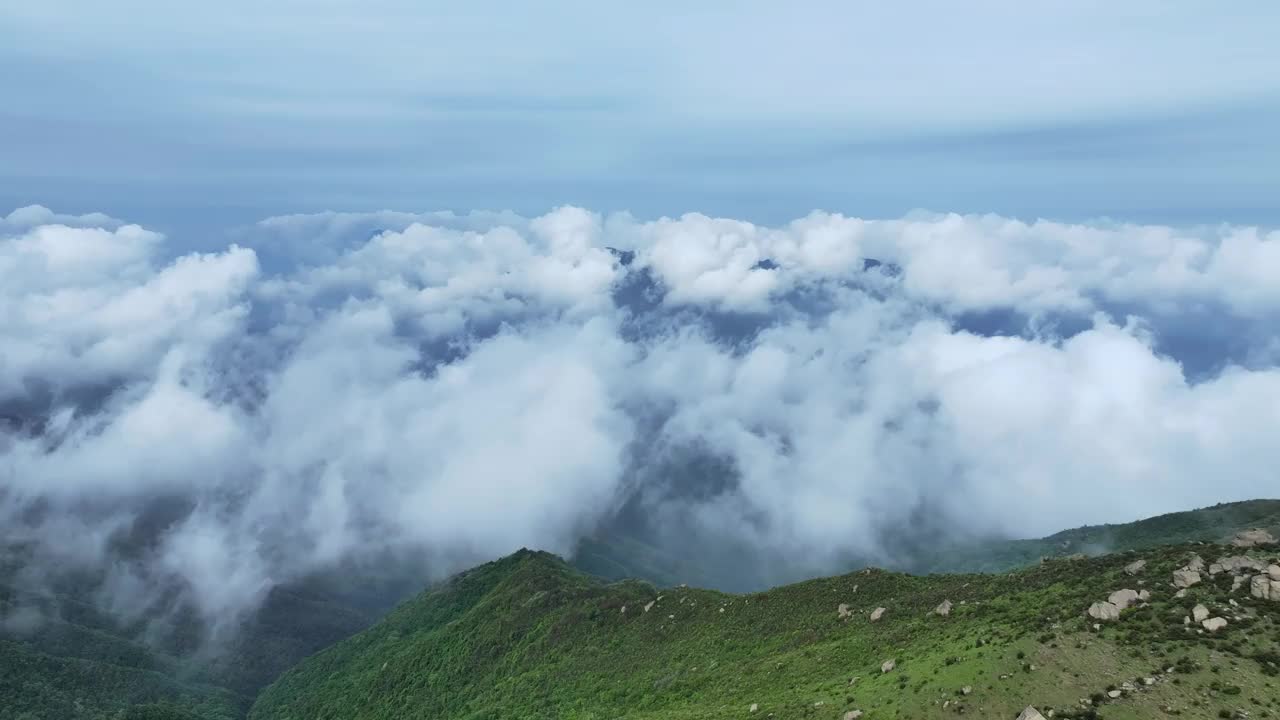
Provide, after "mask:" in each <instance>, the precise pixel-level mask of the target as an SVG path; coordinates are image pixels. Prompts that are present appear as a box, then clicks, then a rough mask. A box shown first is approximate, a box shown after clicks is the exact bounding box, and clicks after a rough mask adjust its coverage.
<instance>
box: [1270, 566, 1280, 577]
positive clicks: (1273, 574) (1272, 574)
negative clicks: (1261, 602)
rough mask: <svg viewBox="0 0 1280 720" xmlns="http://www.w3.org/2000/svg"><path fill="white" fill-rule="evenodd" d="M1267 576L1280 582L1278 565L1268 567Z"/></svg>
mask: <svg viewBox="0 0 1280 720" xmlns="http://www.w3.org/2000/svg"><path fill="white" fill-rule="evenodd" d="M1267 575H1269V576H1270V577H1271V579H1272V580H1280V565H1268V566H1267Z"/></svg>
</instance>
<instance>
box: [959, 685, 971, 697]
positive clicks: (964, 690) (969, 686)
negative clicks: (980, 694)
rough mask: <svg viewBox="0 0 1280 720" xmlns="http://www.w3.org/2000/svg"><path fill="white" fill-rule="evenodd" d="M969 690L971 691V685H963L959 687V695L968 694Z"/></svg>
mask: <svg viewBox="0 0 1280 720" xmlns="http://www.w3.org/2000/svg"><path fill="white" fill-rule="evenodd" d="M971 692H973V686H972V685H965V686H964V687H962V688H960V694H961V695H968V694H969V693H971Z"/></svg>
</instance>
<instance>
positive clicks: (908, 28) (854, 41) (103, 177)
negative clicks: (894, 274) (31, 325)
mask: <svg viewBox="0 0 1280 720" xmlns="http://www.w3.org/2000/svg"><path fill="white" fill-rule="evenodd" d="M688 5H689V4H688V3H674V2H666V1H665V0H659V1H657V2H652V3H641V4H630V5H627V4H620V3H592V2H576V1H568V0H554V1H553V2H548V3H538V4H535V5H529V4H525V3H511V2H495V1H493V0H488V1H482V2H476V3H466V4H465V5H463V4H459V3H439V2H408V1H403V2H402V1H401V0H372V1H369V2H355V1H354V0H320V1H319V2H300V1H298V0H283V1H281V2H272V3H258V2H248V0H228V1H227V2H221V3H214V4H191V3H168V2H159V1H158V0H124V1H123V2H119V3H110V4H103V3H81V2H67V1H66V0H42V2H19V1H18V0H6V1H5V2H3V3H0V68H3V70H4V72H3V73H0V96H2V97H3V98H4V102H3V103H0V137H3V138H4V146H3V150H4V153H3V155H4V162H3V163H0V207H9V208H17V207H22V206H25V205H29V204H36V203H38V204H43V205H46V206H49V207H53V208H55V209H57V210H59V211H61V212H74V213H86V212H95V211H105V212H112V213H114V214H115V215H117V216H119V217H127V218H128V219H130V220H132V221H135V222H146V223H148V224H149V225H151V226H153V227H157V228H160V229H162V230H168V231H174V230H181V231H183V232H184V233H185V235H184V236H190V234H191V233H195V232H200V233H207V232H209V230H210V228H214V227H217V228H222V227H225V226H228V225H234V224H247V223H251V222H253V221H256V220H258V219H261V218H263V217H267V216H269V215H274V214H281V213H293V212H316V211H323V210H336V211H365V212H367V211H375V210H382V209H393V210H406V211H423V210H441V209H452V210H458V211H468V210H473V209H488V210H513V211H515V212H518V213H521V214H525V215H537V214H540V213H542V212H545V211H546V210H548V209H549V208H552V207H556V206H559V205H563V204H573V205H578V206H583V207H591V208H593V209H597V210H599V211H603V212H611V211H619V210H627V211H630V212H632V213H635V214H636V215H638V216H640V217H645V218H656V217H660V216H662V215H671V216H676V215H679V214H682V213H684V212H690V211H697V212H704V213H708V214H713V215H727V216H731V217H740V218H745V219H749V220H752V221H756V222H768V223H778V222H783V221H786V220H790V219H793V218H795V217H799V216H801V215H804V214H806V213H808V212H809V211H811V210H813V209H823V210H828V211H833V212H845V213H849V214H855V215H859V216H862V217H897V216H900V215H902V214H904V213H906V212H908V211H910V210H913V209H920V208H923V209H928V210H934V211H956V212H998V213H1002V214H1005V215H1009V216H1016V217H1020V218H1023V219H1029V220H1034V219H1036V218H1037V217H1046V218H1051V219H1060V220H1087V219H1093V218H1097V217H1102V216H1106V217H1112V218H1117V219H1121V220H1132V221H1143V222H1164V223H1179V224H1181V223H1188V222H1219V221H1222V220H1224V219H1231V220H1236V221H1242V222H1265V223H1272V224H1274V223H1275V222H1276V221H1277V212H1276V202H1275V195H1276V193H1275V190H1276V188H1277V187H1280V140H1277V135H1276V133H1275V132H1274V131H1273V130H1272V128H1274V127H1275V126H1276V125H1277V124H1280V51H1277V50H1276V47H1275V42H1274V32H1273V29H1274V28H1275V27H1276V25H1277V24H1280V10H1277V8H1276V6H1275V4H1274V3H1270V2H1265V0H1253V1H1245V2H1236V3H1230V4H1226V5H1224V4H1222V3H1215V2H1200V1H1196V0H1187V1H1186V2H1176V3H1169V2H1157V1H1155V0H1135V1H1134V2H1128V3H1124V4H1122V5H1118V4H1116V3H1108V2H1101V1H1094V0H1082V1H1080V2H1048V3H1021V2H1010V1H999V2H996V1H991V0H980V1H978V2H968V3H953V2H943V1H940V0H939V1H936V2H931V1H927V0H921V1H917V2H907V3H862V2H855V3H850V2H826V1H825V0H823V1H817V2H801V3H786V4H778V3H769V2H757V1H755V0H747V1H745V2H733V3H727V2H710V3H698V4H696V5H697V7H696V8H693V9H690V8H689V7H687V6H688Z"/></svg>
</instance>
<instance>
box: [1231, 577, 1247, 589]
mask: <svg viewBox="0 0 1280 720" xmlns="http://www.w3.org/2000/svg"><path fill="white" fill-rule="evenodd" d="M1249 578H1250V576H1249V575H1236V576H1235V577H1233V578H1231V590H1230V592H1235V591H1237V590H1239V589H1240V586H1241V585H1244V584H1245V583H1247V582H1249Z"/></svg>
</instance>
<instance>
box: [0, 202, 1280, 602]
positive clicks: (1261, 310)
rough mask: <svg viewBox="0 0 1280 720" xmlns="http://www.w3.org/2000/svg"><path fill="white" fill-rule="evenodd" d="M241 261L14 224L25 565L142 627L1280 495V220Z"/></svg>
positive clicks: (411, 241)
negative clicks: (64, 570) (436, 585)
mask: <svg viewBox="0 0 1280 720" xmlns="http://www.w3.org/2000/svg"><path fill="white" fill-rule="evenodd" d="M236 243H237V244H233V245H229V246H227V247H226V248H225V249H223V250H220V251H217V252H212V253H206V254H181V253H175V252H174V251H172V250H171V249H170V248H169V247H168V240H167V239H166V238H164V237H162V236H160V235H158V234H156V233H154V232H151V231H148V230H146V229H144V228H141V227H138V226H136V225H129V224H125V223H123V222H120V221H116V220H112V219H111V218H108V217H106V216H100V215H91V216H83V217H67V216H59V215H55V214H53V213H51V212H49V211H47V210H45V209H43V208H34V207H33V208H23V209H20V210H17V211H15V212H14V213H12V214H10V215H9V216H7V217H5V218H3V219H0V308H3V309H2V310H0V416H2V417H0V473H2V474H0V481H2V484H0V523H2V525H3V527H5V528H6V529H7V530H6V535H7V536H8V537H6V538H4V539H5V540H7V541H8V542H25V543H27V546H28V548H30V549H31V552H33V553H35V555H36V556H38V557H41V558H46V559H47V558H56V559H57V560H58V563H59V564H61V565H64V566H73V565H74V566H79V567H86V568H95V569H97V570H99V571H101V572H104V573H105V580H104V582H105V584H104V587H105V588H106V591H105V593H106V594H105V597H106V598H107V599H108V600H109V601H110V602H112V603H114V604H115V605H117V606H118V607H119V608H120V609H130V610H132V611H134V612H142V611H143V610H144V609H145V608H146V607H147V605H148V603H150V602H154V599H146V598H154V597H155V595H154V594H153V593H149V589H152V588H156V587H162V586H163V587H170V586H173V585H174V584H175V583H177V584H178V585H179V586H180V587H183V588H186V590H187V591H188V592H187V594H186V597H187V599H189V600H190V601H192V602H194V603H195V604H196V606H197V607H198V608H199V610H200V611H201V612H202V613H203V614H204V615H205V617H207V618H208V619H209V620H210V621H211V622H213V623H215V625H216V624H218V623H225V622H228V621H230V620H234V619H235V618H237V617H239V616H240V615H242V614H243V613H244V612H247V611H249V610H251V609H252V608H253V607H254V606H255V605H256V604H257V603H258V602H259V601H260V600H261V598H262V597H263V595H264V594H265V593H266V592H268V591H269V590H270V589H271V588H272V587H274V586H276V585H279V584H281V583H286V582H290V581H292V580H295V579H298V578H300V577H303V576H305V575H307V574H308V573H310V572H314V571H318V570H323V569H326V568H330V567H333V566H335V565H337V564H339V563H343V562H348V561H352V560H359V559H361V558H369V557H375V556H378V555H379V554H384V553H391V554H400V555H404V554H410V555H415V556H422V557H426V558H429V559H430V561H431V567H432V568H433V570H434V571H436V572H448V571H452V570H456V569H458V568H460V567H462V566H465V565H467V564H470V563H472V562H475V561H477V560H480V559H483V558H489V557H494V556H497V555H501V554H504V553H507V552H510V551H512V550H514V549H516V548H518V547H520V546H537V547H544V548H548V549H551V550H555V551H559V552H569V551H571V550H572V549H573V548H574V546H575V544H576V542H577V541H578V540H579V539H580V538H581V537H582V536H583V535H584V534H589V533H591V532H593V531H595V530H596V529H598V528H600V527H602V526H609V525H610V524H611V523H615V522H620V520H619V518H622V517H623V516H624V515H625V516H629V517H631V518H633V519H634V518H636V517H639V518H641V519H642V521H643V525H644V528H645V532H646V533H648V537H650V538H651V539H652V540H653V541H654V542H656V543H659V544H661V543H663V542H670V543H672V544H673V545H677V544H678V545H683V547H684V551H685V552H687V553H688V554H690V555H691V556H697V555H698V554H699V551H700V549H701V550H702V551H704V552H705V553H706V554H707V555H708V556H710V555H712V554H713V553H715V552H717V551H719V550H722V549H724V548H727V547H732V548H734V549H735V551H737V552H745V553H748V554H749V555H750V554H752V553H755V554H757V555H758V556H759V557H761V558H765V557H768V558H770V559H771V561H776V562H778V563H779V565H780V566H781V567H784V568H786V569H785V570H779V571H778V572H777V573H765V574H763V575H762V576H761V580H762V581H769V580H779V579H790V578H791V577H794V576H796V575H802V574H804V573H807V572H821V571H824V570H830V569H834V568H837V567H839V566H840V564H841V563H842V562H844V561H846V560H847V559H848V558H850V557H859V558H869V559H878V560H880V561H885V562H893V561H894V560H895V559H898V558H896V557H895V553H896V550H895V543H894V542H893V539H894V538H900V537H904V536H905V535H908V534H910V533H911V532H913V530H916V529H919V528H918V527H917V526H918V525H919V524H920V523H922V522H923V523H927V524H928V525H929V529H930V532H940V533H941V536H942V537H943V538H949V539H959V538H964V537H970V536H974V535H986V534H1003V535H1010V536H1039V535H1043V534H1047V533H1049V532H1052V531H1055V530H1058V529H1061V528H1063V527H1066V526H1072V525H1078V524H1082V523H1086V522H1089V523H1092V522H1106V521H1121V520H1128V519H1133V518H1135V517H1137V516H1141V515H1147V514H1153V513H1158V512H1163V511H1170V510H1175V509H1184V508H1187V507H1191V506H1196V505H1203V504H1210V503H1214V502H1219V501H1225V500H1234V499H1243V498H1249V497H1256V496H1265V495H1268V494H1274V488H1275V481H1276V479H1275V476H1274V474H1273V472H1272V471H1270V470H1269V468H1274V467H1278V466H1280V446H1278V445H1277V444H1276V443H1275V442H1274V428H1275V427H1277V426H1280V337H1277V334H1278V333H1280V331H1278V330H1277V329H1278V328H1280V290H1278V287H1280V285H1277V283H1276V282H1275V281H1274V279H1275V278H1278V277H1280V233H1277V232H1275V231H1271V232H1268V231H1265V230H1261V229H1258V228H1252V227H1234V226H1226V225H1224V226H1219V227H1212V228H1193V229H1180V228H1171V227H1161V226H1137V225H1123V224H1114V225H1102V224H1095V225H1066V224H1059V223H1052V222H1043V221H1041V222H1036V223H1023V222H1019V221H1015V220H1011V219H1008V218H1003V217H997V216H958V215H923V214H920V215H912V216H908V217H905V218H902V219H897V220H863V219H859V218H851V217H844V216H840V215H830V214H825V213H814V214H811V215H809V216H807V217H804V218H800V219H798V220H796V221H794V222H791V223H789V224H786V225H783V226H778V227H762V226H759V225H754V224H751V223H748V222H743V221H738V220H733V219H726V218H713V217H706V216H702V215H696V214H694V215H686V216H683V217H680V218H676V219H670V218H667V219H662V220H657V221H639V220H636V219H634V218H632V217H630V216H628V215H625V214H620V215H609V216H601V215H597V214H594V213H591V212H588V211H586V210H583V209H579V208H573V207H564V208H559V209H557V210H554V211H552V212H550V213H548V214H546V215H543V216H541V217H537V218H521V217H517V216H513V215H510V214H495V213H472V214H470V215H454V214H448V213H444V214H441V213H433V214H424V215H413V214H403V213H378V214H370V215H342V214H334V213H328V214H323V215H314V216H284V217H277V218H271V219H269V220H266V221H263V222H261V223H258V224H257V225H256V226H254V227H252V228H249V229H247V230H245V231H243V232H241V233H240V234H239V235H238V236H237V237H236ZM1188 338H1190V339H1192V340H1197V339H1198V340H1200V341H1201V342H1199V344H1198V345H1197V344H1196V343H1194V342H1192V343H1188V342H1186V340H1187V339H1188ZM1193 366H1194V368H1196V369H1195V370H1194V371H1193V370H1192V369H1191V368H1192V367H1193ZM922 518H923V520H922ZM130 538H133V540H130ZM138 538H142V539H141V540H139V539H138ZM695 540H696V542H695ZM762 562H763V561H762ZM46 566H48V563H46ZM32 572H34V570H33V571H32ZM33 582H34V581H33Z"/></svg>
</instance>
